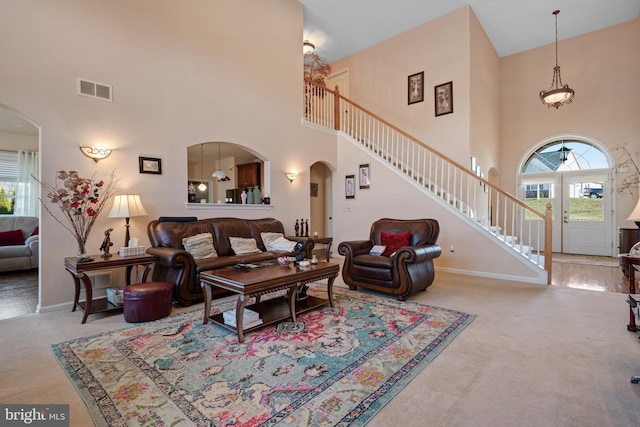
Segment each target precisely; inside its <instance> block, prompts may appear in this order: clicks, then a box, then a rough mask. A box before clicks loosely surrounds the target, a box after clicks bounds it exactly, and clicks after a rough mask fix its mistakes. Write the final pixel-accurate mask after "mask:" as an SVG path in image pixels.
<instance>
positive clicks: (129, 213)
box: [108, 194, 148, 246]
mask: <svg viewBox="0 0 640 427" xmlns="http://www.w3.org/2000/svg"><path fill="white" fill-rule="evenodd" d="M145 215H148V214H147V211H146V210H145V209H144V206H142V201H141V200H140V196H139V195H138V194H120V195H117V196H115V197H114V199H113V207H112V208H111V212H109V215H108V217H109V218H125V219H126V225H125V227H126V233H125V237H124V246H128V245H129V240H130V236H129V218H131V217H134V216H145Z"/></svg>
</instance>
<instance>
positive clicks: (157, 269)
mask: <svg viewBox="0 0 640 427" xmlns="http://www.w3.org/2000/svg"><path fill="white" fill-rule="evenodd" d="M147 253H148V254H149V255H153V257H154V262H155V265H154V267H153V274H152V280H153V281H154V282H170V283H174V284H175V289H174V298H175V299H176V300H177V301H178V302H179V303H180V304H182V305H183V306H189V305H191V304H193V303H194V302H195V301H198V300H200V299H202V289H201V288H200V283H199V282H198V280H197V266H196V263H195V260H194V259H193V256H192V255H191V254H190V253H189V252H187V251H185V250H184V249H174V248H162V247H151V248H148V249H147Z"/></svg>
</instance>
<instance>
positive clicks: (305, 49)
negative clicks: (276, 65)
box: [302, 40, 316, 55]
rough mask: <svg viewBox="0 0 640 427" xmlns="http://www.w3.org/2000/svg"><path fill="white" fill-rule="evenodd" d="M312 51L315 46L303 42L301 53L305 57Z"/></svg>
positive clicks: (307, 41)
mask: <svg viewBox="0 0 640 427" xmlns="http://www.w3.org/2000/svg"><path fill="white" fill-rule="evenodd" d="M314 50H316V46H315V45H314V44H313V43H311V42H310V41H309V40H305V41H304V42H303V43H302V53H304V54H305V55H306V54H308V53H313V51H314Z"/></svg>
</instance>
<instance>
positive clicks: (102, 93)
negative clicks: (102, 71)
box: [78, 78, 113, 101]
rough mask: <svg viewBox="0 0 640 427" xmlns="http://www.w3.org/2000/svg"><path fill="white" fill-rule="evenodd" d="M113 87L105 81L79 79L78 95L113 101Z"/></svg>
mask: <svg viewBox="0 0 640 427" xmlns="http://www.w3.org/2000/svg"><path fill="white" fill-rule="evenodd" d="M112 92H113V87H112V86H110V85H106V84H103V83H97V82H92V81H90V80H85V79H80V78H79V79H78V95H81V96H88V97H90V98H97V99H102V100H104V101H112V100H113V98H112Z"/></svg>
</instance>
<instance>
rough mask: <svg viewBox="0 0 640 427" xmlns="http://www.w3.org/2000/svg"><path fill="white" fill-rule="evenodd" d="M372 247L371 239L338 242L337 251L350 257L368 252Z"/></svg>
mask: <svg viewBox="0 0 640 427" xmlns="http://www.w3.org/2000/svg"><path fill="white" fill-rule="evenodd" d="M372 247H373V243H371V240H352V241H348V242H340V244H339V245H338V253H339V254H340V255H344V256H345V257H346V258H347V259H350V258H352V257H354V256H357V255H362V254H368V253H369V251H370V250H371V248H372Z"/></svg>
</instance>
